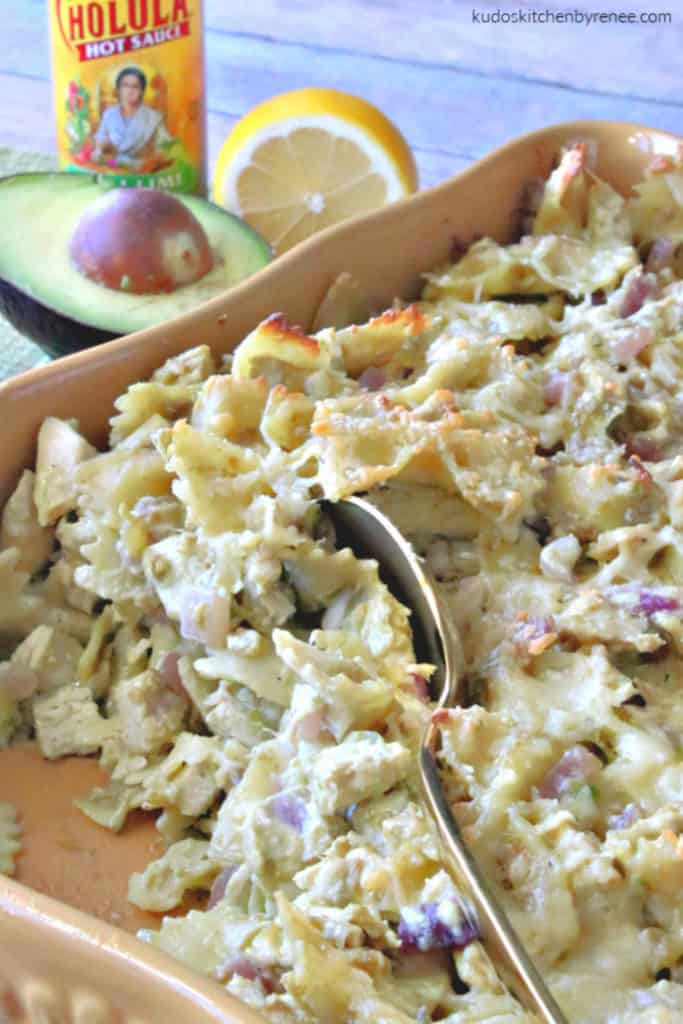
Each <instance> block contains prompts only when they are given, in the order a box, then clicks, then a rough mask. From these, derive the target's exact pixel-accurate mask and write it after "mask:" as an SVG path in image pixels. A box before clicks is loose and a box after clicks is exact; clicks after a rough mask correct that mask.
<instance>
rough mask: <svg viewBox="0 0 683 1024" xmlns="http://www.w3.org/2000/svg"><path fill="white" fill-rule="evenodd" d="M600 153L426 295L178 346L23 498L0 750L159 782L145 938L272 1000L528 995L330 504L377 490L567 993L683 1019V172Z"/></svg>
mask: <svg viewBox="0 0 683 1024" xmlns="http://www.w3.org/2000/svg"><path fill="white" fill-rule="evenodd" d="M588 156H589V154H588V153H587V151H586V147H585V146H583V145H581V144H577V145H575V146H573V147H570V148H569V149H567V150H566V151H565V152H564V154H563V155H562V156H561V159H560V160H559V162H558V164H557V166H556V168H555V170H554V171H553V172H552V174H551V175H550V177H549V178H548V180H547V182H545V183H543V184H542V185H541V186H540V187H538V188H537V189H535V190H534V191H535V195H534V197H533V201H530V202H529V203H527V204H526V206H527V209H526V210H525V214H524V224H523V227H522V231H523V234H522V235H521V237H520V238H519V240H518V241H515V242H514V243H512V244H508V245H502V244H499V243H497V242H495V241H492V240H491V239H487V238H485V239H480V240H478V241H475V242H473V243H470V244H469V245H468V246H462V247H457V246H456V249H457V251H454V254H453V260H452V262H450V263H449V264H448V265H445V266H442V267H439V268H437V269H436V270H434V271H433V272H431V273H428V274H426V275H425V284H424V289H423V292H422V297H421V299H420V300H419V301H417V302H414V303H411V304H406V303H402V302H398V301H397V302H396V303H395V304H394V307H393V308H391V309H390V310H388V311H386V312H384V313H383V314H382V315H379V316H375V317H374V318H371V319H369V320H368V321H367V322H365V323H360V324H354V325H352V326H338V327H322V328H321V329H319V330H317V331H316V332H315V333H313V334H311V335H307V334H306V333H304V332H303V331H302V330H301V329H299V328H297V327H296V326H292V325H290V324H288V322H287V320H286V319H285V317H284V316H282V315H280V314H277V315H273V316H271V317H270V318H269V319H267V320H266V321H265V322H263V323H262V324H260V325H259V326H258V327H256V329H255V330H254V331H253V332H252V333H251V334H249V335H248V337H246V338H245V339H244V340H243V341H242V343H241V344H240V345H239V347H238V348H237V349H236V350H235V352H234V353H233V354H232V355H231V356H228V357H225V358H224V359H223V361H222V362H217V361H216V360H215V359H214V358H213V356H212V354H211V352H210V351H209V349H208V348H207V347H206V346H203V345H199V346H198V347H195V348H191V349H189V350H188V351H186V352H184V353H183V354H181V355H179V356H177V357H174V358H172V359H170V360H169V361H168V362H166V363H165V364H164V365H163V366H162V367H160V368H159V369H158V370H157V371H156V372H155V373H154V374H153V376H152V377H151V379H150V380H148V381H145V382H142V383H137V384H133V385H132V386H131V387H130V388H129V389H128V390H127V391H126V393H125V394H123V395H122V396H121V397H120V398H119V399H118V401H117V402H116V414H115V415H114V416H113V418H112V420H111V433H110V437H109V448H108V450H107V451H97V450H96V449H95V448H94V447H93V446H92V445H91V444H90V443H89V441H88V440H86V439H85V438H84V437H83V436H82V435H81V434H80V433H79V429H78V424H77V423H76V422H74V421H63V420H58V419H55V418H49V419H47V420H46V421H45V422H44V424H43V426H42V428H41V431H40V436H39V440H38V453H37V462H36V467H35V471H31V470H26V471H25V472H24V474H23V476H22V477H21V479H20V481H19V483H18V485H17V487H16V490H15V491H14V493H13V494H12V496H11V497H10V499H9V500H8V502H7V504H6V506H5V509H4V513H3V516H2V532H1V536H0V542H1V550H0V575H1V578H2V585H1V590H0V594H1V596H0V631H1V633H2V635H3V637H4V640H5V653H4V657H5V660H4V661H3V662H2V663H1V664H0V746H6V745H9V744H12V743H15V742H19V741H21V740H24V739H27V738H31V737H35V739H36V740H37V742H38V744H39V746H40V749H41V750H42V753H43V755H44V756H45V757H46V758H60V757H62V756H64V755H74V754H77V755H88V756H97V757H99V758H100V760H101V763H102V765H103V766H104V767H105V768H106V770H107V772H108V774H109V777H110V780H111V781H110V782H109V784H108V785H106V786H105V787H104V788H100V789H96V790H94V791H93V792H92V793H90V795H89V796H88V797H87V798H86V799H84V800H82V801H81V802H80V804H79V806H80V809H81V811H82V812H83V813H84V814H86V815H88V816H89V817H90V818H92V819H94V820H95V821H96V822H98V823H99V824H100V825H101V826H103V827H106V828H109V829H112V830H114V831H118V830H120V829H121V828H122V827H123V826H124V823H125V821H126V816H127V814H128V813H129V812H130V811H131V810H132V809H134V808H144V809H147V810H149V811H155V812H157V814H158V817H157V828H158V831H159V832H160V834H161V836H162V837H163V839H164V841H165V844H166V851H165V853H164V854H163V856H161V857H160V858H159V859H157V860H154V861H153V862H152V863H150V864H149V866H148V867H147V869H146V870H145V871H144V872H142V873H141V874H137V875H134V876H133V877H132V878H131V879H130V894H129V895H130V900H131V901H132V902H133V903H135V904H137V905H138V906H139V907H142V908H146V909H150V910H155V911H160V912H166V911H170V910H172V909H173V908H176V907H178V906H180V905H181V904H182V903H183V900H184V899H185V897H186V894H188V893H189V892H191V891H199V892H205V893H206V898H205V904H204V909H200V910H198V909H194V910H191V911H189V912H188V913H186V914H185V915H181V916H168V917H165V918H164V920H163V924H162V925H161V928H160V930H159V931H158V932H146V933H144V934H143V938H144V939H146V940H147V941H148V942H150V943H152V944H154V945H155V946H157V947H159V948H161V949H163V950H166V951H168V952H169V953H170V954H172V955H173V956H174V957H177V958H179V959H180V960H182V961H184V962H185V963H187V964H189V965H191V966H192V967H194V968H196V969H197V970H198V971H201V972H203V973H204V974H206V975H209V976H211V977H213V978H215V979H217V981H218V982H219V983H220V984H221V985H224V986H225V987H227V989H228V990H229V991H230V992H232V993H234V994H235V995H236V996H238V997H239V998H240V999H242V1000H244V1001H245V1002H246V1003H249V1004H250V1005H252V1006H254V1007H256V1008H257V1009H258V1010H259V1011H260V1012H261V1013H262V1014H263V1015H264V1017H265V1018H266V1019H268V1020H270V1021H272V1022H273V1024H314V1022H320V1024H365V1022H367V1024H380V1022H381V1024H410V1022H420V1024H429V1022H433V1021H447V1022H448V1024H474V1022H484V1021H489V1022H494V1021H495V1022H496V1024H507V1022H510V1024H512V1022H517V1021H524V1020H528V1021H531V1020H533V1017H532V1016H531V1015H530V1014H529V1013H527V1012H526V1011H524V1010H523V1009H522V1008H521V1007H520V1006H519V1004H518V1003H517V1002H516V1001H515V1000H514V999H513V997H512V996H511V995H510V994H509V993H508V992H507V991H506V989H505V988H504V986H503V985H502V984H501V982H500V981H499V979H498V978H497V976H496V974H495V971H494V970H493V968H492V966H491V964H490V962H489V959H488V958H487V954H486V951H485V949H484V948H483V946H482V944H481V943H480V942H479V940H478V935H477V932H476V929H475V928H474V927H473V925H472V923H471V922H470V921H469V920H468V919H467V918H466V917H465V916H463V913H462V911H461V903H460V900H459V896H458V893H457V891H456V890H455V888H454V885H453V883H452V881H451V879H450V877H449V875H448V873H447V872H446V871H445V870H444V867H443V864H442V863H441V860H440V853H439V848H438V844H437V842H436V837H435V832H434V830H433V828H432V826H431V824H430V822H429V821H428V820H427V819H426V818H425V815H424V814H423V812H422V810H421V807H420V803H419V801H418V797H417V786H416V780H417V764H416V750H417V747H418V744H419V740H420V737H421V734H422V731H423V729H424V727H425V724H426V722H427V720H428V719H429V716H430V715H431V714H432V706H431V705H430V700H429V693H428V682H429V676H430V672H431V667H430V666H429V665H426V664H418V663H416V658H415V654H414V651H413V646H412V638H411V629H410V618H409V613H408V611H407V610H406V609H405V608H404V607H403V606H401V605H400V604H399V603H398V601H397V600H395V599H394V598H393V597H392V595H391V593H389V591H388V590H387V588H386V587H385V585H384V584H383V583H382V582H381V580H380V578H379V575H378V570H377V565H376V563H374V562H373V561H369V560H365V561H364V560H359V559H357V558H356V557H355V556H354V555H353V553H352V552H351V551H350V550H349V549H348V548H347V549H338V547H337V545H336V544H335V537H334V535H333V531H332V530H331V527H330V524H329V523H328V522H327V521H326V519H325V516H324V514H323V513H321V511H320V504H319V500H320V499H321V498H323V497H324V498H326V499H329V500H331V501H335V500H338V499H340V498H343V497H345V496H348V495H351V494H354V493H360V492H362V493H369V496H370V499H371V500H372V501H374V502H376V503H377V505H378V506H379V507H381V509H382V510H383V511H384V512H385V513H386V514H387V515H388V516H389V517H390V518H391V519H392V520H393V521H394V522H395V523H396V524H397V525H398V526H399V527H400V529H401V530H402V531H403V532H404V533H405V534H406V535H407V536H408V537H409V538H410V540H411V541H412V543H413V545H414V546H415V548H416V550H417V551H418V552H419V553H420V555H421V556H422V557H423V558H424V561H425V564H426V567H427V569H428V570H429V572H430V573H431V574H432V575H433V576H434V577H435V579H436V580H437V581H439V583H440V585H441V586H442V588H443V591H444V593H445V595H446V599H447V601H448V603H449V606H450V609H451V612H452V616H453V619H454V621H455V623H456V625H457V628H458V631H459V634H460V637H461V640H462V645H463V648H464V657H465V683H466V692H467V699H466V701H465V702H464V706H462V707H459V708H457V709H453V710H449V711H446V712H440V713H439V719H438V724H439V728H440V753H439V764H440V770H441V772H442V778H443V782H444V786H445V788H446V791H447V794H448V798H449V801H450V803H451V804H452V807H453V809H454V813H455V815H456V817H457V819H458V821H459V823H460V825H461V827H462V829H463V831H464V834H465V837H466V839H467V841H468V843H469V845H470V847H471V849H472V850H473V852H474V854H475V856H476V858H477V860H478V862H479V864H480V866H481V868H482V870H483V872H484V874H485V875H486V877H487V878H488V880H489V881H490V883H491V885H492V886H493V888H494V890H495V892H496V893H497V895H498V897H499V899H500V900H501V902H502V904H503V906H504V907H505V909H506V911H507V913H508V914H509V916H510V918H511V920H512V922H513V924H514V926H515V927H516V929H517V930H518V932H519V934H520V937H521V939H522V941H523V943H524V944H525V945H526V947H527V949H528V951H529V953H530V954H531V956H532V957H533V959H534V961H535V963H536V965H537V966H538V968H539V969H540V971H541V972H542V974H543V976H544V977H545V978H546V979H547V981H548V983H549V985H550V987H551V989H552V991H553V993H554V995H555V996H556V998H557V1000H558V1002H559V1003H560V1004H561V1006H562V1007H563V1009H564V1011H565V1012H566V1014H567V1016H568V1017H569V1019H570V1020H571V1021H574V1022H586V1024H589V1022H600V1024H603V1022H623V1024H635V1022H642V1024H645V1022H648V1024H655V1022H656V1024H665V1022H669V1021H670V1022H674V1021H680V1020H681V1019H682V1018H683V967H682V966H681V964H683V899H682V897H681V893H682V891H683V532H682V531H683V452H682V451H681V437H682V436H683V258H682V257H681V251H682V250H681V246H682V243H683V169H682V166H681V165H680V164H679V163H678V162H677V161H675V160H673V159H668V158H658V159H655V160H654V161H653V163H652V166H651V168H650V169H649V171H648V173H647V175H646V177H645V179H644V180H643V182H642V183H641V184H640V185H639V186H638V187H637V188H636V189H635V190H634V192H633V194H632V195H630V196H628V197H623V196H621V195H618V194H617V193H616V192H615V191H613V189H612V188H610V187H609V186H608V185H607V184H605V183H604V182H603V181H601V180H599V179H598V178H597V177H596V176H595V175H594V173H593V172H592V171H591V168H590V161H589V160H588ZM492 201H495V199H492ZM343 291H344V286H343V282H342V283H341V284H340V285H339V287H338V293H339V294H338V295H337V304H339V302H340V301H341V298H342V297H343ZM333 304H334V296H333V300H332V305H333ZM18 847H19V838H18V827H17V821H16V815H15V813H14V811H13V809H12V808H11V807H10V806H9V805H7V804H3V805H0V870H5V871H11V869H12V863H13V858H14V856H15V855H16V852H17V849H18Z"/></svg>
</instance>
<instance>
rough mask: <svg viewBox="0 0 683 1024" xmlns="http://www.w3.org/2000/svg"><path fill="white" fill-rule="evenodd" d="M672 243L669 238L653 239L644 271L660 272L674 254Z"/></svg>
mask: <svg viewBox="0 0 683 1024" xmlns="http://www.w3.org/2000/svg"><path fill="white" fill-rule="evenodd" d="M674 248H675V246H674V243H673V242H672V241H671V239H670V238H655V240H654V242H653V243H652V245H651V246H650V251H649V253H648V254H647V260H646V262H645V269H646V270H648V271H657V270H662V269H663V268H664V267H666V266H668V265H669V264H670V263H671V258H672V256H673V254H674Z"/></svg>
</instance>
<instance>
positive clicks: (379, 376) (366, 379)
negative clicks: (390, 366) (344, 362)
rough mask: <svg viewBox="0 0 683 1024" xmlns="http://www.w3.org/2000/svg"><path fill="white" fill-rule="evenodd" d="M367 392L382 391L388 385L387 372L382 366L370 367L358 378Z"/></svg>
mask: <svg viewBox="0 0 683 1024" xmlns="http://www.w3.org/2000/svg"><path fill="white" fill-rule="evenodd" d="M358 383H359V384H360V386H361V387H362V388H363V389H364V390H365V391H381V390H382V388H383V387H385V385H386V383H387V375H386V372H385V371H384V370H383V369H382V368H381V367H380V366H368V367H366V369H365V370H363V372H362V373H361V375H360V377H359V378H358Z"/></svg>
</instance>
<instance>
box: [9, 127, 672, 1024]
mask: <svg viewBox="0 0 683 1024" xmlns="http://www.w3.org/2000/svg"><path fill="white" fill-rule="evenodd" d="M576 140H581V141H587V142H589V143H590V144H591V147H592V148H593V149H594V150H595V156H596V170H597V173H598V174H599V175H600V176H601V177H603V178H604V179H606V180H607V181H608V182H609V183H610V184H611V185H612V186H614V187H615V188H616V189H618V190H620V191H626V190H628V189H629V187H630V186H631V185H632V184H633V183H635V182H636V181H637V180H639V178H640V177H641V176H642V172H643V169H644V166H645V164H646V162H647V161H648V160H649V159H651V157H652V155H653V154H662V155H664V154H672V153H674V152H675V150H676V148H677V147H678V145H679V144H680V142H681V140H680V139H679V138H677V137H676V136H673V135H670V134H668V133H666V132H660V131H656V130H654V129H649V128H645V127H642V126H639V125H633V124H625V123H617V122H608V121H581V122H574V123H570V124H564V125H557V126H554V127H551V128H547V129H543V130H541V131H537V132H533V133H531V134H529V135H525V136H523V137H522V138H519V139H516V140H514V141H512V142H510V143H508V144H507V145H506V146H504V147H502V148H501V149H498V150H496V151H495V152H493V153H492V154H490V155H489V156H487V157H486V158H484V159H483V160H480V161H479V162H478V163H476V164H474V165H473V166H472V167H471V168H469V169H468V170H467V171H465V172H463V173H462V174H460V175H458V176H457V177H455V178H452V179H450V180H449V181H447V182H445V183H444V184H442V185H439V186H437V187H436V188H433V189H430V190H429V191H426V192H422V193H419V194H418V195H416V196H413V197H411V198H409V199H406V200H404V201H402V202H400V203H397V204H394V205H392V206H390V207H388V208H386V209H384V210H381V211H379V212H377V213H375V214H372V215H370V216H366V217H361V218H357V219H354V220H352V221H349V222H347V223H345V224H343V225H341V226H339V227H337V228H331V229H329V230H327V231H325V232H323V233H321V234H320V235H318V236H317V237H315V238H313V239H311V240H310V241H308V242H306V243H304V244H302V245H300V246H298V247H297V248H295V249H294V250H292V251H291V252H290V253H288V254H286V255H285V256H283V257H281V258H280V259H278V260H277V261H276V262H275V263H273V264H272V265H270V266H269V267H267V268H266V269H264V270H262V271H261V272H260V273H258V274H257V275H256V276H255V277H253V278H251V279H250V280H248V281H246V282H244V283H243V284H241V285H239V286H238V287H236V288H234V289H232V290H231V291H230V292H229V293H228V294H226V295H225V296H223V297H219V298H216V299H214V300H212V301H211V302H209V303H207V304H205V305H204V306H202V307H201V308H200V309H198V310H196V311H195V312H193V313H190V314H187V315H185V316H182V317H179V318H178V319H176V320H174V321H173V322H172V323H170V324H165V325H160V326H158V327H155V328H152V329H149V330H145V331H141V332H139V333H137V334H133V335H130V336H128V337H126V338H122V339H119V340H117V341H113V342H110V343H108V344H106V345H101V346H99V347H97V348H93V349H90V350H88V351H84V352H80V353H78V354H76V355H73V356H70V357H68V358H66V359H62V360H59V361H58V362H55V363H52V364H51V365H49V366H45V367H41V368H39V369H37V370H33V371H31V372H29V373H26V374H23V375H22V376H20V377H17V378H15V379H13V380H11V381H9V382H7V383H5V384H3V385H0V410H1V411H2V416H3V422H4V423H5V424H6V429H5V431H4V432H3V434H2V436H1V438H0V497H1V498H2V500H3V501H4V500H5V499H6V498H7V497H8V496H9V494H10V493H11V490H12V488H13V486H14V484H15V483H16V480H17V478H18V476H19V474H20V472H21V471H22V470H23V469H24V468H25V467H26V466H30V465H32V464H33V460H34V457H35V438H36V434H37V431H38V427H39V425H40V423H41V421H42V420H43V419H44V418H45V417H46V416H48V415H53V416H60V417H65V418H69V417H75V418H77V419H78V420H79V422H80V425H81V429H82V431H83V432H84V433H85V435H86V436H87V437H88V438H89V439H90V440H91V441H93V442H94V443H98V442H102V441H103V439H104V437H105V434H106V428H107V422H108V418H109V416H110V415H111V412H112V403H113V400H114V398H115V397H116V396H117V395H118V394H120V393H121V391H123V390H124V389H125V388H126V387H127V386H128V385H129V384H131V383H133V382H134V381H138V380H142V379H144V378H145V377H147V376H148V375H149V374H150V373H151V371H152V370H153V369H154V368H155V367H157V366H158V365H159V364H160V363H162V362H163V361H164V360H165V359H166V358H168V357H169V356H171V355H173V354H175V353H177V352H180V351H181V350H183V349H184V348H188V347H190V346H192V345H196V344H199V343H207V344H209V345H210V346H211V347H212V348H213V349H214V350H215V351H216V352H217V353H221V352H226V351H229V350H230V349H232V348H233V347H234V346H235V345H236V344H237V343H238V342H239V341H240V340H241V339H242V338H243V337H244V336H245V335H246V334H247V333H248V332H249V331H250V330H251V329H252V327H253V326H255V324H256V323H257V322H258V321H260V320H261V319H263V318H264V317H266V316H267V315H268V314H270V313H272V312H274V311H282V312H284V313H285V314H286V315H287V317H288V318H289V320H290V322H294V323H298V324H301V325H302V326H303V327H304V328H307V327H309V326H310V324H311V322H312V320H313V318H314V316H315V313H316V310H317V308H318V306H319V304H320V302H321V299H322V298H323V296H324V295H325V293H326V291H327V289H328V288H329V286H330V284H331V283H332V282H333V281H334V280H335V278H336V277H337V276H338V274H339V273H341V272H342V271H350V272H351V273H352V274H353V276H354V278H355V279H356V280H357V281H358V282H360V283H361V284H362V285H363V288H364V289H365V291H366V293H367V297H368V299H369V304H370V306H371V307H372V308H373V309H376V310H378V311H379V310H381V309H384V308H386V307H387V306H388V305H390V303H391V301H392V299H393V298H394V297H395V296H402V297H406V298H410V297H413V296H415V295H416V294H417V291H418V287H419V275H420V273H421V272H422V271H426V270H428V269H429V268H431V267H433V266H434V265H435V264H437V263H439V262H443V261H444V260H446V259H448V257H449V254H450V253H451V251H452V247H453V244H454V242H458V243H463V242H464V243H467V242H469V241H471V240H472V239H473V238H474V237H477V236H482V235H491V236H493V237H494V238H496V239H497V240H499V241H509V240H510V238H511V236H512V234H513V233H514V230H515V227H516V225H517V223H518V214H519V209H520V202H521V199H522V195H523V190H524V186H525V183H526V182H527V181H528V180H529V179H532V178H535V177H538V176H545V175H547V173H548V172H549V170H550V168H551V165H552V163H553V160H554V159H555V157H556V155H557V153H558V151H559V149H560V148H561V147H562V146H563V145H564V144H565V143H567V142H570V141H576ZM7 428H9V429H7ZM2 799H3V780H2V776H1V775H0V800H2ZM47 806H48V807H49V806H50V803H49V801H48V802H47ZM108 842H109V843H110V844H116V838H114V837H112V838H111V839H110V840H108ZM84 884H85V885H87V884H88V881H87V880H84ZM90 884H92V882H91V883H90ZM260 1019H261V1018H260V1017H259V1016H258V1015H256V1014H254V1013H253V1012H252V1011H250V1010H248V1009H247V1008H246V1007H244V1006H243V1005H242V1004H240V1003H238V1002H236V1001H235V1000H234V999H233V998H232V997H230V996H229V995H227V994H226V993H225V992H224V991H223V990H222V989H221V988H219V987H218V985H214V984H213V983H212V982H211V981H207V980H205V979H204V978H202V977H200V976H198V975H196V974H194V973H193V972H192V971H190V970H189V969H187V968H185V967H183V966H181V965H180V964H177V963H175V961H173V960H171V959H170V958H168V957H166V956H165V955H164V954H161V953H159V952H157V951H156V950H153V949H151V948H149V947H148V946H146V945H145V944H143V943H142V942H140V941H138V940H137V939H135V938H132V937H131V936H130V935H128V934H126V933H125V932H123V931H122V930H120V929H119V928H116V927H114V926H113V925H110V924H105V923H103V922H101V921H97V920H95V918H92V917H89V916H88V915H86V914H84V913H81V912H79V911H75V910H73V909H71V908H69V907H67V906H66V904H64V903H61V902H58V901H56V900H54V899H50V898H48V897H46V896H43V895H40V894H38V893H36V892H33V891H32V890H29V889H28V888H27V887H26V886H24V885H22V884H20V883H18V882H16V881H12V880H10V879H7V878H4V877H2V876H0V1021H3V1020H17V1021H19V1020H23V1021H26V1020H28V1021H33V1022H36V1024H37V1022H38V1021H40V1022H45V1024H47V1022H52V1021H59V1022H64V1024H66V1022H69V1024H70V1022H74V1024H114V1022H117V1024H122V1022H124V1021H126V1022H130V1024H133V1022H136V1024H143V1022H145V1024H157V1022H158V1024H161V1022H164V1024H166V1022H168V1021H169V1020H176V1021H180V1020H182V1021H183V1022H184V1024H204V1022H209V1021H223V1022H225V1024H250V1022H254V1024H256V1021H257V1020H260Z"/></svg>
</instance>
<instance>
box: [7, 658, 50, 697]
mask: <svg viewBox="0 0 683 1024" xmlns="http://www.w3.org/2000/svg"><path fill="white" fill-rule="evenodd" d="M42 682H43V677H42V675H41V673H40V672H37V671H36V670H35V669H34V668H29V667H28V666H27V665H17V664H14V663H13V662H7V663H6V665H4V666H3V670H2V672H0V693H5V694H7V696H8V697H11V698H12V700H28V698H29V697H32V696H33V694H34V693H35V692H36V691H37V690H39V689H40V687H41V685H42Z"/></svg>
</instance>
